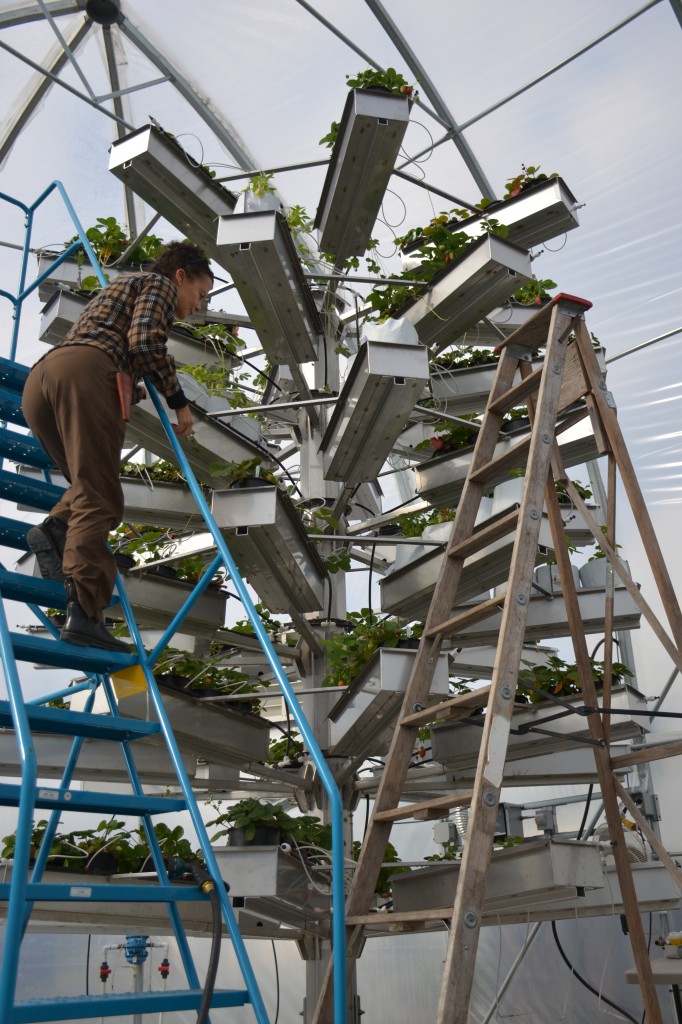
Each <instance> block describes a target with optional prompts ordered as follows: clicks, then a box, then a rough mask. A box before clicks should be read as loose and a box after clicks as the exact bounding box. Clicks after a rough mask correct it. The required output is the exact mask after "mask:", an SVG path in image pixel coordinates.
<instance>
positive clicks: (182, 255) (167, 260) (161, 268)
mask: <svg viewBox="0 0 682 1024" xmlns="http://www.w3.org/2000/svg"><path fill="white" fill-rule="evenodd" d="M181 268H182V269H183V270H185V271H186V272H187V276H188V277H191V278H194V277H203V276H204V275H207V276H208V277H210V278H211V280H212V281H213V271H212V270H211V267H210V265H209V262H208V258H207V256H206V253H205V252H204V250H203V249H201V248H200V247H199V246H198V245H194V244H193V243H192V242H169V243H168V245H167V246H166V248H165V249H164V251H163V252H162V254H161V255H160V256H159V258H158V260H156V261H155V262H154V263H153V264H152V267H151V271H152V273H156V274H163V276H164V277H168V278H170V279H172V278H173V276H174V274H175V271H176V270H180V269H181Z"/></svg>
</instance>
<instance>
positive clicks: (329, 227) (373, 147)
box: [315, 89, 410, 260]
mask: <svg viewBox="0 0 682 1024" xmlns="http://www.w3.org/2000/svg"><path fill="white" fill-rule="evenodd" d="M409 119H410V101H409V99H408V97H407V96H397V95H390V94H389V93H386V92H378V91H373V90H367V89H354V90H352V92H350V93H349V94H348V97H347V99H346V106H345V108H344V112H343V117H342V119H341V124H340V125H339V130H338V135H337V138H336V142H335V144H334V149H333V151H332V157H331V161H330V164H329V169H328V170H327V176H326V178H325V182H324V185H323V188H322V195H321V197H320V204H319V207H318V210H317V216H316V218H315V227H316V228H320V229H321V232H322V236H321V238H320V249H321V251H322V252H329V253H334V255H335V256H337V257H338V258H339V260H344V259H346V257H348V256H362V255H363V253H364V252H365V250H366V248H367V243H368V242H369V239H370V237H371V234H372V228H373V227H374V222H375V221H376V219H377V215H378V213H379V210H380V208H381V203H382V200H383V198H384V194H385V192H386V188H387V186H388V183H389V180H390V178H391V174H392V173H393V168H394V166H395V162H396V159H397V157H398V153H399V151H400V146H401V145H402V141H403V138H404V136H405V132H406V130H407V125H408V122H409Z"/></svg>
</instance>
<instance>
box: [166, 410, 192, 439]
mask: <svg viewBox="0 0 682 1024" xmlns="http://www.w3.org/2000/svg"><path fill="white" fill-rule="evenodd" d="M176 415H177V418H178V422H177V423H172V424H171V426H172V427H173V430H174V431H175V433H176V435H177V436H178V437H189V435H190V434H191V433H192V431H193V429H194V420H193V419H192V412H191V410H190V407H189V406H188V405H183V406H182V408H181V409H177V410H176Z"/></svg>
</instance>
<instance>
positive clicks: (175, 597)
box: [107, 572, 227, 637]
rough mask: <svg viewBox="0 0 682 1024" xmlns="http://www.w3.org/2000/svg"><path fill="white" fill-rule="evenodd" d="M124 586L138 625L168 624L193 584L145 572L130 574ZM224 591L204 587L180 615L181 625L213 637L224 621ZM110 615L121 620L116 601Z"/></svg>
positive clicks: (158, 625) (186, 629)
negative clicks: (183, 616) (183, 613)
mask: <svg viewBox="0 0 682 1024" xmlns="http://www.w3.org/2000/svg"><path fill="white" fill-rule="evenodd" d="M125 589H126V593H127V595H128V598H129V600H130V603H131V604H132V606H133V611H134V613H135V619H136V620H137V622H138V623H139V624H140V625H141V626H147V627H149V626H151V627H153V628H154V627H161V628H163V627H164V626H167V625H168V623H169V622H170V621H171V619H172V618H173V616H174V615H175V614H176V612H178V611H179V610H180V608H181V607H182V605H183V604H184V602H185V601H186V600H187V598H188V597H189V595H190V594H191V593H192V590H193V589H194V588H193V585H192V584H191V583H185V582H184V581H182V580H173V579H165V578H164V577H162V576H155V575H152V574H151V573H148V572H143V573H139V574H129V575H128V576H127V577H126V580H125ZM226 601H227V595H226V594H224V593H221V591H219V590H212V589H209V590H206V591H204V593H203V594H202V595H201V597H200V598H199V599H198V600H197V601H196V602H195V604H194V605H193V606H192V608H191V610H190V612H189V613H188V615H187V616H186V618H185V619H183V622H182V627H181V628H182V629H183V630H184V631H185V632H191V633H195V634H196V635H197V636H208V637H212V636H213V634H214V633H215V631H216V630H217V629H219V628H220V627H221V626H223V625H224V624H225V603H226ZM107 615H108V616H110V617H111V618H112V619H118V620H121V621H122V620H123V618H124V616H123V611H122V609H121V606H120V605H119V604H116V605H112V606H111V607H110V608H109V609H108V610H107Z"/></svg>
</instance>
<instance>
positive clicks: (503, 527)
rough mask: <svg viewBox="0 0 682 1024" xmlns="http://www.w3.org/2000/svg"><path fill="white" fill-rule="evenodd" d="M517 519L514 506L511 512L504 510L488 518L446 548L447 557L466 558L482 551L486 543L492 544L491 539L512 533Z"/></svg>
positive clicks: (517, 513)
mask: <svg viewBox="0 0 682 1024" xmlns="http://www.w3.org/2000/svg"><path fill="white" fill-rule="evenodd" d="M518 521H519V509H518V508H514V509H512V510H511V512H506V513H505V514H504V515H502V516H499V517H497V518H495V519H494V520H492V521H490V520H489V521H488V522H487V523H483V524H482V525H481V526H480V527H479V528H478V529H475V530H474V532H473V533H472V534H471V536H470V537H467V538H466V539H465V540H461V541H460V542H459V543H458V544H453V546H452V547H451V548H448V558H468V557H469V555H473V554H475V553H476V552H477V551H482V550H483V548H486V547H487V546H488V544H492V543H493V541H496V540H499V539H500V537H505V536H506V535H507V534H508V533H513V532H514V530H515V529H516V527H517V524H518Z"/></svg>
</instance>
